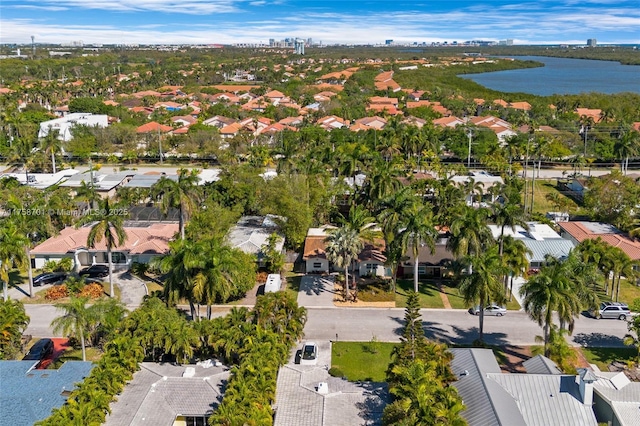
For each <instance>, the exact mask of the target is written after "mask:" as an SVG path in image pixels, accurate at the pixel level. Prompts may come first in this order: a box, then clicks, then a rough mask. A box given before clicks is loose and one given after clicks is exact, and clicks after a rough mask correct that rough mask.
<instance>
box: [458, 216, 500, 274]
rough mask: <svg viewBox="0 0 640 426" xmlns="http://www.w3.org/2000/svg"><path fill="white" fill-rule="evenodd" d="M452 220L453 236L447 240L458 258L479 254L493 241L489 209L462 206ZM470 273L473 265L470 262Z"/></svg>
mask: <svg viewBox="0 0 640 426" xmlns="http://www.w3.org/2000/svg"><path fill="white" fill-rule="evenodd" d="M457 213H458V214H457V215H456V216H455V218H454V219H453V221H452V222H451V227H450V232H451V237H450V238H449V239H448V241H447V248H448V249H449V250H451V252H452V253H453V254H454V255H455V256H456V258H457V259H460V258H463V257H465V256H470V257H473V256H477V255H478V254H480V253H481V252H482V250H483V249H484V248H485V246H486V245H487V244H488V243H490V242H491V241H493V237H492V235H491V230H490V229H489V227H488V226H487V218H488V217H489V211H488V210H487V209H485V208H482V207H481V208H478V209H476V208H473V207H471V206H461V208H460V209H459V210H458V212H457ZM469 268H470V269H469V273H471V268H472V265H471V264H469Z"/></svg>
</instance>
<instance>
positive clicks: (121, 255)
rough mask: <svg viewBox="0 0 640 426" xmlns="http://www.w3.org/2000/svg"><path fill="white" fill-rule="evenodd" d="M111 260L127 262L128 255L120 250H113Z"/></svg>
mask: <svg viewBox="0 0 640 426" xmlns="http://www.w3.org/2000/svg"><path fill="white" fill-rule="evenodd" d="M111 262H113V263H127V257H126V256H125V255H124V253H121V252H119V251H116V252H112V253H111Z"/></svg>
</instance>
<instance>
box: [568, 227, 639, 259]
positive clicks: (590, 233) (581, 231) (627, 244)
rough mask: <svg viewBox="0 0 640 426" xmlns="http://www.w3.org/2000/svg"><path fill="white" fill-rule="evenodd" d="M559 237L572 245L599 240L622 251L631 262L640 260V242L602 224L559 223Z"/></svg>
mask: <svg viewBox="0 0 640 426" xmlns="http://www.w3.org/2000/svg"><path fill="white" fill-rule="evenodd" d="M558 225H559V226H560V228H561V229H562V231H561V235H562V236H563V237H564V238H567V239H569V240H570V241H572V242H573V243H574V244H576V245H577V244H579V243H580V242H582V241H584V240H587V239H597V238H600V239H601V240H602V241H604V242H605V243H607V244H609V245H610V246H612V247H618V248H620V249H622V251H624V252H625V253H626V254H627V255H628V256H629V257H630V258H631V259H632V260H640V241H638V240H635V239H632V238H630V237H629V236H627V235H626V234H624V233H623V232H622V231H620V230H619V229H618V228H616V227H615V226H613V225H610V224H608V223H602V222H585V221H573V222H560V223H558Z"/></svg>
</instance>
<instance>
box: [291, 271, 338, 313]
mask: <svg viewBox="0 0 640 426" xmlns="http://www.w3.org/2000/svg"><path fill="white" fill-rule="evenodd" d="M334 281H335V276H333V275H305V276H303V277H302V279H301V280H300V291H299V292H298V305H300V306H305V307H333V306H334V305H333V298H334V296H335V294H336V291H335V289H334V288H333V285H334Z"/></svg>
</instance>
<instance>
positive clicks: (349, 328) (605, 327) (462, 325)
mask: <svg viewBox="0 0 640 426" xmlns="http://www.w3.org/2000/svg"><path fill="white" fill-rule="evenodd" d="M421 313H422V320H423V324H424V326H425V332H426V334H427V337H429V338H432V339H438V340H442V341H446V342H448V343H454V344H468V343H471V342H473V341H474V340H475V339H476V338H477V337H478V318H477V317H475V316H473V315H470V314H469V313H468V312H466V311H463V310H445V309H423V310H422V311H421ZM403 318H404V310H403V309H397V308H395V309H366V308H353V309H309V310H308V320H307V325H306V326H305V330H304V331H305V339H307V340H336V334H337V335H338V337H337V340H350V341H368V340H370V339H371V338H372V336H375V337H376V338H377V339H378V340H381V341H399V339H400V335H399V333H401V331H402V327H403ZM626 332H627V328H626V322H624V321H618V320H596V319H593V318H587V317H580V318H579V319H578V320H577V321H576V327H575V330H574V333H573V336H571V337H570V341H571V343H572V344H574V345H587V346H623V344H622V338H623V337H624V335H625V334H626ZM484 333H485V341H486V342H487V343H489V344H502V345H504V344H512V345H516V346H520V345H534V344H537V343H536V342H535V336H537V335H542V328H541V327H539V326H538V325H537V324H536V323H535V322H533V321H531V320H530V319H529V317H528V316H527V314H526V313H524V312H511V311H510V312H509V313H508V314H507V315H506V316H504V317H501V318H499V317H486V318H485V324H484Z"/></svg>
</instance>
